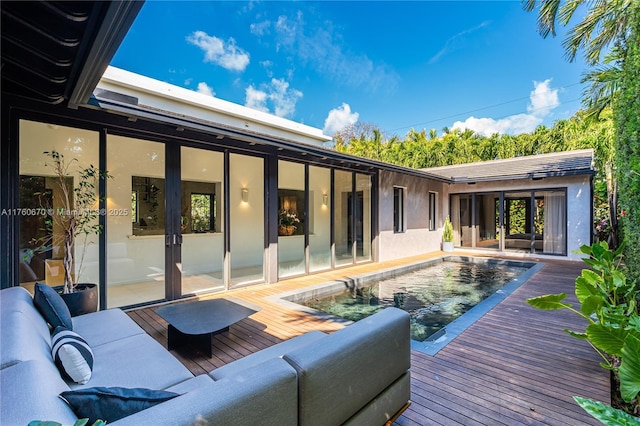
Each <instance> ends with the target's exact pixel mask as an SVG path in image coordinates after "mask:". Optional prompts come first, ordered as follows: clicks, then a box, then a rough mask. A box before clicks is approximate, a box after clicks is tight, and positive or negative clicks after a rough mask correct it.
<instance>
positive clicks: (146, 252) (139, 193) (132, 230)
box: [106, 135, 167, 307]
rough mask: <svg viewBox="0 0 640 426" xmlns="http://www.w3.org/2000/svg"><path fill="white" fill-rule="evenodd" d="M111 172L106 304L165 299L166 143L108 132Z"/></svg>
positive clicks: (108, 162)
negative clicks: (109, 133)
mask: <svg viewBox="0 0 640 426" xmlns="http://www.w3.org/2000/svg"><path fill="white" fill-rule="evenodd" d="M107 170H108V171H109V174H110V175H111V176H112V178H111V179H109V180H108V182H107V212H108V213H112V214H108V215H107V221H106V230H107V233H106V236H107V253H106V254H107V257H106V261H107V282H106V285H107V307H117V306H126V305H132V304H138V303H144V302H150V301H155V300H162V299H164V298H165V279H166V278H165V227H166V225H167V217H166V208H165V207H166V203H165V200H166V195H167V191H166V188H167V185H166V184H167V182H166V179H165V145H164V144H162V143H159V142H151V141H146V140H141V139H134V138H129V137H123V136H114V135H110V136H109V137H108V139H107ZM115 213H118V214H115ZM120 213H121V214H120Z"/></svg>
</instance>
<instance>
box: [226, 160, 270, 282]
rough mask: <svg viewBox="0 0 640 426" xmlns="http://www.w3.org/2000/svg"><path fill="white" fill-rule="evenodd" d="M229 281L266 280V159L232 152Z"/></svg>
mask: <svg viewBox="0 0 640 426" xmlns="http://www.w3.org/2000/svg"><path fill="white" fill-rule="evenodd" d="M229 191H230V193H229V203H230V205H229V212H230V217H229V226H230V234H231V235H230V247H229V249H230V256H231V271H230V275H231V279H230V285H231V286H237V285H241V284H248V283H254V282H260V281H264V251H265V249H264V239H265V237H264V160H263V159H262V158H260V157H251V156H248V155H240V154H230V155H229Z"/></svg>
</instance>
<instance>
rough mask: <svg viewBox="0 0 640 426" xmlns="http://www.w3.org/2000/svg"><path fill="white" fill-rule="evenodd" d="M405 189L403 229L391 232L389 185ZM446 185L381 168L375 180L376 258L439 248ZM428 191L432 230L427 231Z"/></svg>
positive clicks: (382, 258) (447, 208)
mask: <svg viewBox="0 0 640 426" xmlns="http://www.w3.org/2000/svg"><path fill="white" fill-rule="evenodd" d="M396 186H397V187H403V188H406V189H405V220H406V231H405V232H400V233H395V232H394V231H393V188H394V187H396ZM447 186H448V185H446V184H443V183H441V182H438V181H435V180H431V179H425V178H419V177H414V176H408V175H404V174H400V173H394V172H388V171H381V172H380V179H379V203H378V208H379V210H378V212H379V213H378V220H379V231H380V235H379V238H378V259H379V260H380V261H385V260H391V259H399V258H403V257H410V256H415V255H419V254H424V253H428V252H432V251H438V250H440V242H441V235H442V223H443V222H444V217H445V216H446V215H447V214H448V212H449V202H448V199H449V192H448V188H447ZM429 192H435V193H436V230H435V231H429Z"/></svg>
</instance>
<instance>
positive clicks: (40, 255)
mask: <svg viewBox="0 0 640 426" xmlns="http://www.w3.org/2000/svg"><path fill="white" fill-rule="evenodd" d="M19 132H20V148H19V149H20V165H19V173H20V187H19V209H18V212H19V224H20V225H19V229H20V231H19V242H20V248H19V280H20V285H22V286H24V287H26V288H28V289H30V290H31V289H33V285H34V284H35V282H36V281H38V282H44V283H46V284H48V285H51V286H57V285H62V284H64V274H65V268H64V258H65V238H64V229H65V226H66V225H65V224H66V223H67V222H68V219H69V218H70V217H71V216H70V215H71V214H84V213H86V212H85V211H84V210H85V209H97V208H98V193H97V191H98V188H97V182H96V187H95V188H94V189H93V190H90V193H93V196H91V197H90V198H91V201H90V204H89V205H82V204H81V203H80V202H79V201H80V200H78V199H77V197H76V196H75V194H74V190H73V188H74V187H77V186H78V183H79V182H80V181H81V176H80V174H81V171H82V169H86V168H88V167H90V166H91V165H94V166H97V165H98V163H99V161H98V160H99V158H98V146H99V143H98V141H99V135H98V133H97V132H93V131H88V130H83V129H76V128H72V127H66V126H58V125H53V124H45V123H37V122H33V121H27V120H21V121H20V124H19ZM57 155H59V157H57V158H59V159H60V161H61V164H62V168H63V170H62V176H61V178H57V177H56V172H55V165H56V158H54V157H55V156H57ZM89 195H91V194H89ZM78 206H80V207H79V208H78ZM74 210H75V212H74ZM81 210H82V211H81ZM97 224H98V215H94V216H93V217H92V218H91V222H90V223H88V225H89V226H94V225H97ZM98 239H99V236H98V234H96V233H90V234H89V235H87V236H86V238H85V236H84V235H79V236H78V237H77V238H76V239H75V240H74V241H73V242H72V246H71V252H72V253H73V255H72V261H71V265H70V269H69V272H70V274H71V277H72V279H73V280H76V281H80V280H81V281H82V282H87V283H95V284H98V279H99V276H98V264H99V258H98V256H97V253H98V249H97V247H98V244H97V243H98Z"/></svg>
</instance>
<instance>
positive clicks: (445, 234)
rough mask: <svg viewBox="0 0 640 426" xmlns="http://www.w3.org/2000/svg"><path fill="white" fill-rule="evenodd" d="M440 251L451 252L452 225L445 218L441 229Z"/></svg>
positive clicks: (447, 218)
mask: <svg viewBox="0 0 640 426" xmlns="http://www.w3.org/2000/svg"><path fill="white" fill-rule="evenodd" d="M442 251H446V252H452V251H453V225H452V224H451V221H450V220H449V216H447V217H446V218H445V220H444V226H443V227H442Z"/></svg>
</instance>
